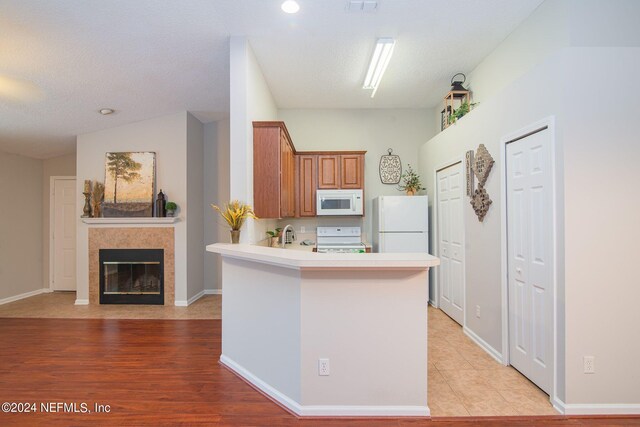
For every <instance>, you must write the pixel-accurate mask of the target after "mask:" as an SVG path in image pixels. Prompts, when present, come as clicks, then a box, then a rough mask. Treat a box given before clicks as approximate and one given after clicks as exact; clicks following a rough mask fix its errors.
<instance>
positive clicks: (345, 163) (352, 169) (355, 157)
mask: <svg viewBox="0 0 640 427" xmlns="http://www.w3.org/2000/svg"><path fill="white" fill-rule="evenodd" d="M340 188H345V189H352V188H364V154H341V155H340Z"/></svg>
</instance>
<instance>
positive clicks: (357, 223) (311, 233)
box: [277, 216, 371, 244]
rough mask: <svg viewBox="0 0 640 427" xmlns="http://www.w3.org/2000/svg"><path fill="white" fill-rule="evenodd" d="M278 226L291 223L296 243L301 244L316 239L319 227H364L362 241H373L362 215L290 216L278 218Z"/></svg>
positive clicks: (282, 226)
mask: <svg viewBox="0 0 640 427" xmlns="http://www.w3.org/2000/svg"><path fill="white" fill-rule="evenodd" d="M277 224H278V225H277V226H278V227H281V228H284V226H285V225H287V224H291V225H292V226H293V229H294V230H295V233H296V241H295V242H294V243H295V244H299V243H300V242H301V241H302V240H304V239H310V240H313V241H315V240H316V228H317V227H341V226H342V227H360V228H361V229H362V241H363V242H364V243H371V242H370V240H369V239H368V235H367V230H366V229H365V226H364V219H363V218H360V217H356V218H354V217H348V216H344V217H335V216H332V217H315V218H288V219H281V220H278V223H277Z"/></svg>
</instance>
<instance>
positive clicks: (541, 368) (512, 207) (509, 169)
mask: <svg viewBox="0 0 640 427" xmlns="http://www.w3.org/2000/svg"><path fill="white" fill-rule="evenodd" d="M504 153H505V160H506V161H505V172H506V179H505V186H506V258H507V259H506V261H507V262H506V270H507V271H506V273H507V274H506V283H507V296H508V302H507V307H508V328H507V329H508V343H509V345H508V354H509V363H510V364H511V365H512V366H513V367H514V368H516V369H517V370H518V371H520V372H521V373H522V374H524V375H525V376H526V377H527V378H529V379H530V380H531V381H532V382H533V383H535V384H536V385H537V386H538V387H540V388H541V389H542V390H544V391H545V392H546V393H548V394H549V395H553V393H552V391H553V387H554V382H553V378H554V350H555V349H554V330H555V326H554V325H555V322H554V304H555V297H554V286H555V285H554V282H555V226H554V224H555V219H554V212H555V207H554V166H553V164H554V161H553V132H552V130H551V129H550V128H549V126H547V125H545V126H538V127H534V129H533V130H529V131H526V132H522V133H521V134H520V135H519V136H517V137H515V138H510V139H509V140H507V141H505V151H504Z"/></svg>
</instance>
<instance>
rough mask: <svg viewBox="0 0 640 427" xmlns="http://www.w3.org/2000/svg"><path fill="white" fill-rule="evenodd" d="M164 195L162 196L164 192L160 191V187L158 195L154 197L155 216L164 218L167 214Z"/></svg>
mask: <svg viewBox="0 0 640 427" xmlns="http://www.w3.org/2000/svg"><path fill="white" fill-rule="evenodd" d="M165 203H166V200H165V197H164V193H163V192H162V189H160V192H159V193H158V197H157V198H156V217H158V218H164V217H166V216H167V210H166V209H165V206H164V205H165Z"/></svg>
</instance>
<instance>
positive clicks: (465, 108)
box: [449, 101, 477, 124]
mask: <svg viewBox="0 0 640 427" xmlns="http://www.w3.org/2000/svg"><path fill="white" fill-rule="evenodd" d="M476 104H477V102H474V103H472V104H469V103H468V102H467V101H465V102H463V103H462V104H460V107H458V108H457V109H456V110H453V113H452V114H451V115H450V116H449V124H451V123H454V122H456V121H457V120H458V119H460V118H462V117H463V116H464V115H465V114H467V113H468V112H469V111H471V107H473V106H474V105H476Z"/></svg>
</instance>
